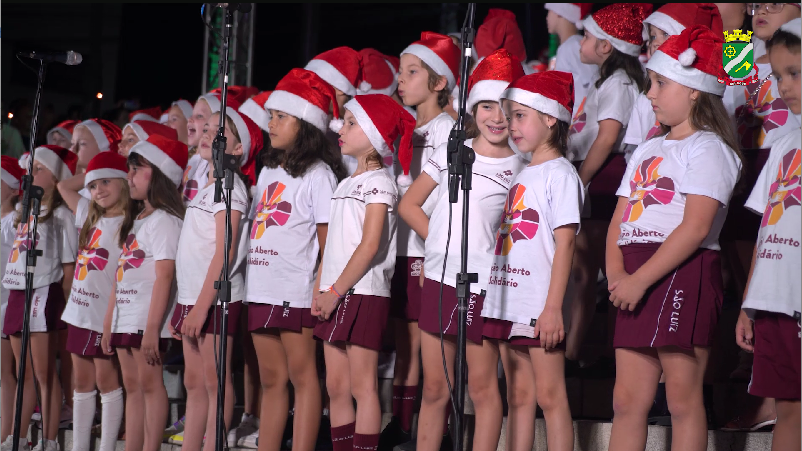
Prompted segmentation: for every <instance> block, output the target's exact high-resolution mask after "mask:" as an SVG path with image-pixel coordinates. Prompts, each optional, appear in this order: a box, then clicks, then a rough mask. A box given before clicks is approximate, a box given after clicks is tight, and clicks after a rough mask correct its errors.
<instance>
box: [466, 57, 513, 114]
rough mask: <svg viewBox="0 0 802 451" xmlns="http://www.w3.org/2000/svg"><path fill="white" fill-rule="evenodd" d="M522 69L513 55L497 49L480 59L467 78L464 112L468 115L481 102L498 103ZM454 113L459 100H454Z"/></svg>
mask: <svg viewBox="0 0 802 451" xmlns="http://www.w3.org/2000/svg"><path fill="white" fill-rule="evenodd" d="M524 75H525V74H524V69H523V66H522V65H521V62H520V61H519V60H518V58H516V57H515V55H513V54H511V53H510V52H509V51H507V50H506V49H499V50H496V51H495V52H493V53H492V54H490V56H488V57H487V58H484V59H482V61H481V62H480V63H479V65H478V66H476V69H474V71H473V73H472V74H471V76H470V77H469V78H468V99H467V100H466V102H465V111H467V112H468V113H469V114H470V113H471V112H472V111H473V107H474V105H476V104H477V103H479V102H483V101H490V102H498V101H499V98H501V94H502V93H503V92H504V90H505V89H507V87H508V86H509V85H510V83H512V82H514V81H515V80H517V79H519V78H521V77H523V76H524ZM453 106H454V111H456V110H458V109H459V99H458V98H456V97H455V98H454V105H453Z"/></svg>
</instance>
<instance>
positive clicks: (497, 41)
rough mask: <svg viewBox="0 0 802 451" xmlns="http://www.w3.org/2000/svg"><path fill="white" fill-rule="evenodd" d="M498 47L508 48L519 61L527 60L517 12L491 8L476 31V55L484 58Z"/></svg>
mask: <svg viewBox="0 0 802 451" xmlns="http://www.w3.org/2000/svg"><path fill="white" fill-rule="evenodd" d="M498 49H506V50H508V51H509V52H510V53H512V54H513V55H515V57H516V58H518V61H526V46H524V38H523V36H522V35H521V29H520V28H518V22H517V21H516V20H515V13H513V12H512V11H507V10H506V9H497V8H491V9H490V11H489V12H488V13H487V17H485V21H484V22H482V25H480V26H479V30H478V31H477V32H476V56H477V57H479V58H484V57H486V56H488V55H490V54H491V53H493V52H495V51H496V50H498Z"/></svg>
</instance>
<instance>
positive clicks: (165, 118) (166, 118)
mask: <svg viewBox="0 0 802 451" xmlns="http://www.w3.org/2000/svg"><path fill="white" fill-rule="evenodd" d="M169 120H170V111H169V110H168V111H165V112H164V113H162V115H161V116H159V123H160V124H166V123H167V122H168V121H169Z"/></svg>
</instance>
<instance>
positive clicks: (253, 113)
mask: <svg viewBox="0 0 802 451" xmlns="http://www.w3.org/2000/svg"><path fill="white" fill-rule="evenodd" d="M239 112H240V113H242V114H244V115H246V116H248V117H249V118H251V120H252V121H254V122H255V123H256V125H258V126H259V128H261V129H262V130H264V131H270V128H269V127H268V124H269V123H270V113H269V112H268V111H267V110H265V109H264V107H262V106H261V105H259V104H257V103H256V102H254V101H253V99H248V100H246V101H245V103H243V104H242V106H241V107H239Z"/></svg>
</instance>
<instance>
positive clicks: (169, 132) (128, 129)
mask: <svg viewBox="0 0 802 451" xmlns="http://www.w3.org/2000/svg"><path fill="white" fill-rule="evenodd" d="M152 134H156V135H161V136H164V137H165V138H167V139H172V140H173V141H176V140H178V132H176V130H175V129H173V128H172V127H168V126H166V125H163V124H160V123H158V122H153V121H145V120H137V121H132V122H129V123H127V124H125V127H123V133H122V140H121V141H120V145H119V146H118V147H117V153H119V154H120V155H122V156H123V157H125V158H128V152H130V151H131V147H133V146H134V144H136V143H138V142H139V141H145V140H147V139H148V136H150V135H152Z"/></svg>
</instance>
